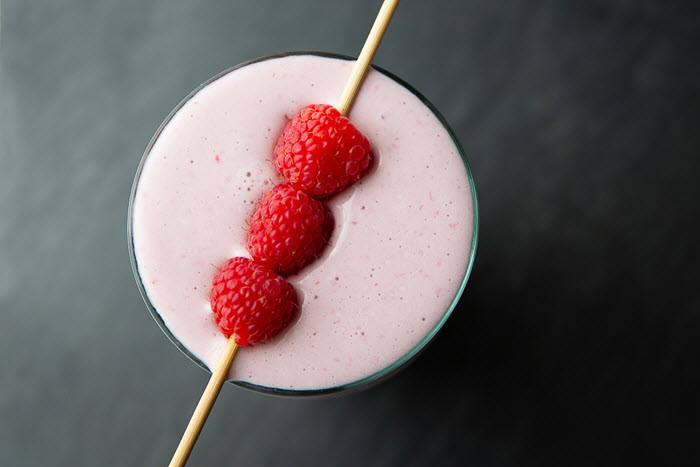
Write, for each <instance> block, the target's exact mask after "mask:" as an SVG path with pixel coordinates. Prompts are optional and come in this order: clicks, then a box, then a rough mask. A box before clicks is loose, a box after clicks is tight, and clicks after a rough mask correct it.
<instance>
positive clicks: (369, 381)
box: [127, 51, 479, 396]
mask: <svg viewBox="0 0 700 467" xmlns="http://www.w3.org/2000/svg"><path fill="white" fill-rule="evenodd" d="M298 55H302V56H303V55H312V56H317V57H324V58H333V59H339V60H346V61H355V60H356V58H354V57H351V56H348V55H341V54H336V53H329V52H319V51H292V52H284V53H279V54H273V55H265V56H261V57H258V58H254V59H252V60H247V61H245V62H242V63H239V64H237V65H234V66H232V67H229V68H227V69H225V70H223V71H221V72H219V73H217V74H215V75H214V76H212V77H211V78H209V79H208V80H206V81H204V82H203V83H202V84H200V85H199V86H197V87H196V88H195V89H194V90H193V91H191V92H190V93H189V94H187V96H186V97H185V98H183V99H182V100H181V101H180V102H179V103H178V104H177V105H176V106H175V107H174V108H173V110H171V111H170V113H169V114H168V115H167V117H165V119H164V120H163V122H162V123H161V124H160V125H159V126H158V129H157V130H156V132H155V133H154V134H153V136H152V137H151V139H150V141H149V142H148V145H147V146H146V149H145V151H144V153H143V155H142V156H141V160H140V161H139V165H138V168H137V169H136V174H135V175H134V181H133V184H132V186H131V193H130V195H129V207H128V212H127V241H128V249H129V260H130V262H131V269H132V272H133V274H134V278H135V279H136V284H137V286H138V288H139V292H140V294H141V297H142V298H143V301H144V302H145V304H146V308H147V309H148V311H149V313H150V315H151V317H152V318H153V320H154V321H155V322H156V324H158V327H159V328H160V329H161V331H162V332H163V333H164V334H165V335H166V337H167V338H168V340H170V342H172V344H173V345H175V347H177V348H178V349H179V350H180V352H182V353H183V354H184V355H185V356H187V358H189V359H190V360H191V361H193V362H194V363H195V364H197V365H198V366H199V367H200V368H202V369H203V370H204V371H206V372H208V373H211V370H210V369H209V367H208V366H207V365H206V364H205V363H204V362H203V361H201V360H200V359H199V358H197V356H195V355H194V354H193V353H192V352H190V350H189V349H188V348H187V347H186V346H185V345H184V344H183V343H182V342H180V340H179V339H178V338H177V337H175V335H174V334H173V333H172V332H171V331H170V329H169V328H168V326H167V325H166V324H165V321H164V320H163V318H162V317H161V316H160V313H158V310H157V309H156V307H155V306H154V305H153V303H151V300H150V298H149V297H148V292H147V291H146V287H145V285H144V283H143V279H142V277H141V273H140V271H139V267H138V261H137V260H136V252H135V250H134V236H133V225H132V224H133V209H134V200H135V198H136V191H137V189H138V184H139V180H140V178H141V173H142V171H143V167H144V164H145V162H146V159H147V158H148V155H149V154H150V152H151V150H152V149H153V146H154V144H155V143H156V141H157V140H158V138H159V137H160V135H161V133H162V132H163V130H164V129H165V127H166V126H167V125H168V124H169V123H170V121H171V120H172V118H173V117H174V116H175V115H176V114H177V113H178V112H179V111H180V109H182V107H183V106H184V105H185V104H186V103H187V102H188V101H189V100H190V99H192V98H193V97H194V96H195V95H196V94H197V93H199V92H200V91H201V90H202V89H204V88H205V87H207V86H208V85H210V84H211V83H213V82H214V81H216V80H218V79H219V78H222V77H223V76H225V75H227V74H229V73H231V72H233V71H235V70H238V69H239V68H243V67H246V66H248V65H252V64H255V63H258V62H263V61H267V60H273V59H277V58H284V57H289V56H298ZM372 69H374V70H375V71H377V72H379V73H381V74H383V75H384V76H386V77H388V78H389V79H391V80H393V81H394V82H396V83H397V84H399V85H400V86H402V87H403V88H404V89H406V90H408V91H409V92H410V93H412V94H413V95H414V96H416V97H417V98H418V99H419V100H420V101H421V102H422V103H423V104H424V105H425V106H426V107H428V109H429V110H430V111H431V112H432V113H433V115H434V116H435V117H436V118H437V119H438V121H439V122H440V123H441V124H442V126H443V128H445V130H446V131H447V133H448V135H449V136H450V138H451V139H452V142H453V144H454V145H455V147H456V148H457V151H458V152H459V155H460V158H461V159H462V162H463V164H464V168H465V170H466V172H467V180H468V181H469V189H470V193H471V200H472V202H471V204H472V239H471V245H470V250H469V258H468V261H467V267H466V269H465V271H464V276H463V278H462V281H461V283H460V286H459V288H458V289H457V291H456V292H455V295H454V297H453V299H452V301H451V303H450V305H449V306H448V307H447V309H446V310H445V313H444V314H443V315H442V317H441V318H440V320H439V321H438V322H437V323H436V324H435V326H433V328H432V329H431V330H430V331H429V332H428V333H427V334H426V335H425V336H423V338H421V339H420V340H419V341H418V342H417V343H416V344H415V345H414V346H413V347H412V348H411V349H410V350H409V351H408V352H406V353H405V354H403V355H402V356H401V357H399V358H398V359H396V360H395V361H394V362H393V363H391V364H389V365H387V366H386V367H384V368H382V369H380V370H378V371H376V372H374V373H372V374H370V375H368V376H365V377H364V378H360V379H358V380H355V381H351V382H349V383H344V384H339V385H336V386H331V387H327V388H321V389H283V388H275V387H270V386H263V385H257V384H253V383H249V382H246V381H232V380H227V382H228V383H231V384H234V385H236V386H239V387H241V388H245V389H248V390H251V391H254V392H258V393H262V394H268V395H275V396H323V395H330V394H338V393H345V392H349V391H355V390H359V389H364V388H366V387H369V386H371V385H373V384H376V383H379V382H381V381H383V380H384V379H386V378H388V377H389V376H392V375H393V374H394V373H396V372H398V371H399V370H400V369H402V368H403V367H404V366H405V365H407V364H408V363H410V362H411V361H412V360H413V359H414V358H415V357H416V356H418V354H419V353H420V352H421V351H422V350H423V349H424V348H425V347H426V346H427V345H428V343H430V342H431V341H432V340H433V339H434V338H435V336H436V335H437V333H438V332H439V331H440V329H442V327H443V326H444V324H445V323H446V322H447V320H448V319H449V318H450V316H451V315H452V312H453V311H454V309H455V308H456V307H457V304H458V303H459V300H460V299H461V297H462V294H463V293H464V290H465V289H466V286H467V282H468V281H469V276H470V275H471V272H472V269H473V267H474V261H475V259H476V248H477V243H478V236H479V235H478V233H479V212H478V202H477V195H476V186H475V182H474V176H473V174H472V170H471V166H470V165H469V161H468V160H467V156H466V154H465V152H464V148H462V145H461V144H460V142H459V139H457V136H456V134H455V132H454V131H453V130H452V128H451V127H450V125H449V124H448V123H447V120H446V119H445V117H443V115H442V114H441V113H440V112H439V111H438V109H437V108H436V107H435V106H434V105H433V104H432V103H431V102H430V101H429V100H428V99H427V98H426V97H425V96H423V95H422V94H421V93H420V92H418V90H416V89H415V88H414V87H413V86H411V85H410V84H409V83H407V82H406V81H404V80H403V79H401V78H400V77H398V76H396V75H395V74H393V73H391V72H390V71H387V70H385V69H383V68H381V67H379V66H377V65H372Z"/></svg>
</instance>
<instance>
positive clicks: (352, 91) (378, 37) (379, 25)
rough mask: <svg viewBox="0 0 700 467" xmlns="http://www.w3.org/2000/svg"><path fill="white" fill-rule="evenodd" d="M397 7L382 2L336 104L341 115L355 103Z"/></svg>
mask: <svg viewBox="0 0 700 467" xmlns="http://www.w3.org/2000/svg"><path fill="white" fill-rule="evenodd" d="M397 6H399V0H384V3H382V7H381V8H380V9H379V13H378V14H377V19H375V20H374V24H373V25H372V29H371V30H370V31H369V35H368V36H367V40H366V41H365V45H364V46H363V47H362V51H361V52H360V56H359V57H357V61H356V62H355V66H354V67H353V69H352V72H351V73H350V78H349V79H348V81H347V83H346V84H345V89H343V94H342V95H341V96H340V102H338V105H337V107H336V108H337V109H338V111H339V112H340V113H341V114H342V115H347V114H348V113H350V108H351V107H352V104H353V102H355V97H356V96H357V93H358V92H359V90H360V86H362V82H363V81H364V79H365V76H367V72H368V71H369V66H370V65H371V64H372V59H373V58H374V54H375V53H376V52H377V49H378V48H379V44H380V43H381V42H382V37H384V33H385V32H386V29H387V28H388V27H389V22H390V21H391V17H392V16H393V15H394V10H396V7H397Z"/></svg>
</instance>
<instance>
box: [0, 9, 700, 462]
mask: <svg viewBox="0 0 700 467" xmlns="http://www.w3.org/2000/svg"><path fill="white" fill-rule="evenodd" d="M665 3H666V4H664V3H662V2H652V1H634V2H633V1H625V0H618V1H602V0H601V1H589V2H575V1H568V2H564V1H528V2H524V1H522V2H520V1H514V2H493V1H487V0H481V1H469V2H464V1H444V2H410V1H406V2H403V4H402V5H401V6H400V7H399V10H398V12H397V15H398V16H397V17H396V19H395V22H394V24H392V26H391V29H390V30H389V33H388V36H387V37H386V41H385V44H384V45H383V46H382V49H381V50H380V52H379V54H378V56H377V59H376V63H378V64H380V65H382V66H384V67H385V68H388V69H389V70H391V71H393V72H395V73H397V74H398V75H400V76H402V77H403V78H405V79H406V80H408V81H409V82H411V83H412V84H414V85H415V86H416V87H417V88H418V89H420V90H421V91H422V92H423V93H424V94H425V95H426V96H428V98H430V99H431V100H433V102H434V103H435V104H436V105H437V107H438V108H440V109H441V110H442V112H443V113H444V114H445V116H446V117H447V119H448V120H449V121H450V122H451V123H452V125H453V126H454V128H455V131H456V132H457V134H458V135H459V137H460V139H461V140H462V142H463V144H464V146H465V148H466V149H467V152H468V154H469V156H470V158H471V162H472V165H473V168H474V171H475V174H476V178H477V187H478V190H479V195H480V207H481V231H480V239H481V242H480V247H479V254H478V260H477V264H476V268H475V271H474V274H473V276H472V280H471V282H470V285H469V287H468V290H467V293H466V295H465V297H464V298H463V300H462V302H461V304H460V307H459V310H458V311H457V312H456V313H455V315H454V317H453V318H452V319H451V321H450V322H449V323H448V325H447V326H446V328H445V329H444V331H443V333H442V334H441V335H440V336H439V338H438V339H437V340H436V341H435V342H434V344H433V345H432V346H431V347H430V348H429V349H428V351H427V352H426V353H425V354H424V355H423V356H422V357H421V358H420V360H419V361H417V362H416V363H415V364H414V365H413V366H412V367H410V368H409V369H408V370H406V371H405V372H404V373H402V374H401V375H399V376H397V377H395V378H394V379H392V380H390V381H388V382H386V383H384V384H382V385H380V386H377V387H375V388H372V389H370V390H368V391H366V392H363V393H360V394H357V395H352V396H349V397H343V398H336V399H327V400H284V399H276V398H270V397H264V396H260V395H256V394H253V393H250V392H247V391H244V390H240V389H236V388H233V387H227V388H225V390H224V392H223V393H222V395H221V397H220V400H219V402H218V403H217V405H216V408H215V410H214V413H213V415H212V417H211V418H210V420H209V422H208V424H207V426H206V429H205V431H204V433H203V435H202V437H201V439H200V441H199V443H198V445H197V447H196V450H195V452H194V454H193V456H192V458H191V464H190V465H192V466H205V465H206V466H208V465H250V466H282V465H305V466H315V465H318V466H326V465H341V466H346V465H347V466H351V465H352V466H355V465H367V466H390V465H401V466H407V467H410V466H434V465H440V466H452V465H475V466H477V465H478V466H530V465H532V466H542V465H569V466H579V465H580V466H584V465H598V466H600V465H616V466H617V465H628V464H630V463H631V462H632V461H635V460H637V461H640V462H639V463H640V464H646V465H650V464H651V465H697V461H698V459H699V457H698V451H697V437H698V434H699V433H698V432H699V426H698V419H699V417H700V413H699V411H698V403H697V402H696V401H697V394H698V390H699V389H700V381H699V377H698V374H699V373H698V363H699V362H698V355H699V351H700V344H698V342H699V341H698V335H700V312H699V311H698V310H700V293H699V292H698V286H697V279H698V274H697V270H698V265H697V260H698V259H700V254H699V253H700V251H699V250H700V249H699V248H698V238H700V229H699V228H698V226H697V219H696V218H697V215H698V208H697V202H698V200H699V199H700V185H699V184H698V175H699V172H700V170H699V169H700V167H699V165H700V162H699V161H700V132H699V131H698V128H697V125H698V118H697V117H698V109H699V106H698V99H697V93H698V86H697V76H698V64H697V55H696V54H697V44H698V43H699V42H700V41H699V37H698V32H697V19H696V18H697V11H696V10H697V7H695V6H694V5H695V4H694V2H665ZM280 5H282V2H276V1H272V0H265V1H248V2H244V1H218V2H217V1H209V0H206V1H204V0H203V1H198V2H186V1H175V0H161V1H151V0H149V1H142V0H121V1H116V0H113V1H77V0H73V1H69V0H64V1H61V2H57V1H53V0H51V1H50V0H32V1H31V2H30V1H26V0H24V1H23V0H5V2H3V4H2V7H3V10H2V39H1V40H2V42H1V46H0V54H1V58H0V66H1V69H0V354H1V355H2V358H0V465H3V466H47V465H60V466H101V465H114V466H135V465H164V464H166V462H167V460H168V459H169V456H170V454H171V453H172V450H173V449H174V447H175V445H176V443H177V441H178V439H179V436H180V434H181V432H182V430H183V428H184V426H185V423H186V421H187V419H188V417H189V415H190V413H191V410H192V407H193V405H194V403H195V401H196V399H197V397H198V396H199V393H200V391H201V389H202V388H203V387H204V384H205V382H206V375H205V374H204V373H203V372H202V371H201V370H200V369H199V368H197V367H196V366H194V365H193V364H192V363H190V362H189V361H188V360H187V359H186V358H185V357H184V356H183V355H181V354H180V353H179V352H177V351H176V350H175V348H174V347H173V346H171V345H170V344H169V342H168V341H167V340H166V338H165V337H164V336H163V335H162V334H161V332H160V331H159V330H158V328H157V326H156V325H155V324H154V323H153V322H152V320H151V318H150V317H149V316H148V314H147V313H146V310H145V307H144V305H143V303H142V302H141V299H140V297H139V295H138V292H137V289H136V286H135V284H134V282H133V279H132V276H131V270H130V267H129V261H128V256H127V249H126V232H125V230H126V228H125V221H126V209H127V200H128V196H129V190H130V186H131V180H132V176H133V174H134V171H135V169H136V165H137V163H138V160H139V158H140V156H141V153H142V151H143V148H144V147H145V145H146V143H147V141H148V139H149V138H150V136H151V134H152V133H153V132H154V131H155V129H156V128H157V126H158V124H159V123H160V121H161V120H162V118H163V117H164V116H165V115H166V114H167V113H168V112H169V111H170V109H171V108H172V107H173V106H174V105H175V104H176V103H177V102H178V101H179V99H181V98H182V97H183V96H185V95H186V94H187V93H188V92H189V91H190V90H192V89H193V88H194V87H196V86H197V85H198V84H199V83H200V82H201V81H204V80H205V79H207V78H208V77H209V76H211V75H213V74H215V73H217V72H218V71H220V70H222V69H224V68H226V67H228V66H230V65H232V64H235V63H238V62H241V61H244V60H247V59H249V58H252V57H256V56H259V55H264V54H270V53H276V52H280V51H285V50H294V49H296V50H300V49H301V50H304V49H320V50H327V51H333V52H340V53H345V54H351V55H352V54H356V53H357V51H358V50H359V48H360V46H361V43H362V41H363V39H364V35H365V34H366V32H367V30H368V28H369V26H370V24H371V21H372V17H373V15H374V13H375V12H376V10H377V7H378V2H376V1H346V2H341V1H321V0H314V1H311V0H306V1H295V2H285V3H284V5H285V6H286V8H284V9H283V8H282V7H281V6H280ZM292 6H293V8H294V9H293V10H288V9H287V8H291V7H292Z"/></svg>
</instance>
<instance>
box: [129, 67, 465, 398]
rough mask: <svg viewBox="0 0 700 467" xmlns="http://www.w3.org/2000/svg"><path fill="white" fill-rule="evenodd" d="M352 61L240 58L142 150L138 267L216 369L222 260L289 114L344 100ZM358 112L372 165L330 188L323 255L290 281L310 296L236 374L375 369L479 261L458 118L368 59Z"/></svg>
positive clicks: (241, 242) (273, 176)
mask: <svg viewBox="0 0 700 467" xmlns="http://www.w3.org/2000/svg"><path fill="white" fill-rule="evenodd" d="M351 67H352V62H348V61H345V60H341V59H335V58H327V57H320V56H313V55H293V56H286V57H282V58H274V59H268V60H265V61H261V62H257V63H253V64H250V65H247V66H244V67H242V68H238V69H236V70H234V71H231V72H229V73H227V74H225V75H223V76H221V77H220V78H218V79H216V80H215V81H213V82H212V83H211V84H208V85H207V86H205V87H204V88H203V89H201V90H200V91H199V92H197V93H196V94H195V95H194V96H193V97H191V98H190V99H189V100H188V101H187V102H186V103H185V104H184V105H183V106H182V107H181V108H180V109H179V110H178V111H177V112H176V113H175V114H174V116H173V117H172V118H171V120H170V121H169V123H167V125H166V126H165V127H164V128H163V130H162V132H161V133H160V136H159V137H158V138H157V140H156V141H155V143H154V144H153V146H152V149H151V151H150V152H149V154H148V155H147V158H146V160H145V162H144V165H143V169H142V172H141V175H140V178H139V179H138V182H137V187H136V192H135V198H134V204H133V212H132V215H133V217H132V232H133V246H134V254H135V259H136V264H137V267H138V272H139V274H140V276H141V279H142V282H143V286H144V289H145V292H146V294H147V296H148V299H149V300H150V302H151V304H152V305H153V307H154V308H155V310H156V311H157V313H158V314H159V315H160V316H161V318H162V320H163V322H164V323H165V325H166V326H167V328H168V329H169V330H170V332H171V333H172V334H173V335H174V336H175V338H176V339H177V340H179V341H180V343H182V345H184V346H185V347H186V348H187V349H188V350H189V351H190V352H191V353H192V354H193V355H194V356H195V357H196V358H198V359H199V360H201V361H202V362H204V364H206V365H207V366H209V367H210V368H211V367H213V366H214V364H215V362H216V361H217V359H218V357H219V355H220V353H221V350H222V348H223V346H224V342H225V339H224V337H223V336H222V335H221V334H220V333H219V331H218V329H217V327H216V325H215V324H214V321H213V319H212V313H211V310H210V307H209V302H208V294H209V285H210V282H211V279H212V276H213V274H214V272H215V268H216V266H217V265H219V264H221V263H222V262H223V261H224V260H226V259H227V258H229V257H232V256H237V255H242V256H248V254H247V252H246V247H245V245H246V220H247V218H248V217H249V215H250V213H251V210H252V209H253V207H254V204H255V202H256V200H257V199H258V198H259V197H260V196H261V195H262V194H263V193H264V192H265V191H267V190H269V189H270V188H272V186H273V185H274V184H276V183H279V182H280V181H281V180H280V178H279V176H278V175H277V173H276V172H275V170H274V168H273V166H272V163H271V161H270V159H271V154H272V148H273V145H274V143H275V139H276V137H277V135H278V134H279V133H280V131H281V129H282V127H283V125H284V124H285V122H286V119H287V118H288V117H290V116H292V115H293V114H295V113H296V112H297V111H298V110H299V109H300V108H301V107H303V106H304V105H306V104H310V103H329V104H333V103H335V101H336V99H337V98H338V96H340V94H341V90H342V87H343V85H344V83H345V80H346V78H347V77H348V75H349V73H350V69H351ZM350 118H351V119H352V121H353V122H354V123H355V125H356V126H357V127H358V128H359V129H360V130H361V131H362V132H364V134H365V135H366V136H367V137H368V138H369V140H370V142H371V144H372V146H373V149H374V152H375V156H376V163H375V165H374V167H373V169H372V171H371V172H370V173H369V174H368V175H367V176H366V177H365V178H364V179H363V180H362V181H361V182H360V183H357V184H355V185H353V186H351V187H350V188H349V189H347V190H346V191H345V192H343V193H342V194H340V195H339V196H337V197H335V198H333V199H331V200H330V201H328V205H329V207H330V209H331V210H332V212H333V215H334V217H335V222H336V227H335V231H334V233H333V236H332V238H331V241H330V244H329V245H328V247H327V249H326V250H325V253H324V255H323V256H322V257H321V258H319V259H318V260H316V261H315V262H314V263H313V264H311V265H310V266H308V267H307V268H305V269H304V270H303V271H302V272H301V273H300V274H298V275H295V276H292V277H290V278H289V281H290V282H291V283H292V285H293V286H294V287H295V288H296V290H297V292H298V294H299V296H300V300H301V304H302V308H301V314H300V316H299V319H298V321H297V322H296V323H294V324H293V325H292V326H291V327H290V328H289V329H288V330H287V331H285V332H284V333H283V334H282V335H281V336H280V337H279V338H277V339H275V340H274V341H272V342H269V343H267V344H263V345H259V346H255V347H248V348H245V349H244V350H243V351H241V352H240V353H239V355H238V356H237V357H236V360H235V362H234V364H233V367H232V369H231V374H230V378H231V379H232V380H236V381H242V382H247V383H252V384H255V385H260V386H266V387H270V388H276V389H285V390H289V389H292V390H302V389H325V388H332V387H336V386H339V385H343V384H347V383H351V382H355V381H357V380H360V379H362V378H365V377H368V376H371V375H373V374H375V373H377V372H378V371H381V370H382V369H385V368H387V367H389V366H391V365H392V364H393V363H394V362H396V361H397V360H398V359H400V358H401V357H402V356H404V355H405V354H406V353H408V352H410V351H411V350H412V349H414V348H415V347H416V346H417V345H418V344H419V343H420V342H421V340H423V339H424V337H425V336H426V335H428V334H430V333H431V331H432V330H433V329H434V328H435V327H436V325H437V324H438V323H439V322H440V321H441V319H442V318H443V317H444V315H445V313H446V311H447V310H448V308H449V307H450V304H451V303H452V301H453V299H454V298H455V296H456V295H457V294H458V293H459V291H460V287H461V286H462V282H463V279H464V276H465V273H466V270H467V267H468V263H469V258H470V253H471V251H470V249H471V245H472V237H473V235H474V233H473V225H472V224H473V222H472V219H473V199H472V194H471V187H470V185H469V179H468V176H467V171H466V168H465V165H464V163H463V161H462V159H461V157H460V154H459V151H458V148H457V147H456V146H455V144H454V142H453V140H452V138H451V137H450V135H449V133H448V131H447V130H446V129H445V128H444V126H443V125H442V123H441V122H440V121H439V120H438V118H437V117H436V116H435V115H434V114H433V113H432V112H431V110H430V109H429V108H428V107H426V105H425V104H423V102H421V100H420V99H419V98H417V97H416V96H415V95H414V94H412V93H411V92H410V91H408V90H407V89H405V88H404V87H403V86H401V85H400V84H398V83H397V82H396V81H394V80H392V79H391V78H389V77H387V76H385V75H384V74H382V73H379V72H377V71H371V72H370V73H369V75H368V77H367V80H366V81H365V84H364V86H363V88H362V91H361V92H360V94H359V96H358V98H357V101H356V102H355V105H354V107H353V109H352V112H351V114H350Z"/></svg>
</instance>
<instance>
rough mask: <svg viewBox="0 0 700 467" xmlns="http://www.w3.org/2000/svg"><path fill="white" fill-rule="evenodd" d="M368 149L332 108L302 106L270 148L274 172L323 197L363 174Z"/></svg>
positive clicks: (367, 145) (368, 157)
mask: <svg viewBox="0 0 700 467" xmlns="http://www.w3.org/2000/svg"><path fill="white" fill-rule="evenodd" d="M371 160H372V149H371V148H370V145H369V141H367V138H365V137H364V135H363V134H362V133H360V131H359V130H358V129H357V128H355V126H354V125H353V124H352V123H350V120H348V119H347V118H346V117H343V116H342V115H340V112H338V110H336V109H335V107H333V106H330V105H326V104H312V105H308V106H306V107H304V108H303V109H301V111H300V112H299V113H298V114H297V115H296V116H295V117H294V118H292V119H291V120H290V121H289V122H287V125H286V126H285V127H284V129H283V130H282V134H281V135H280V137H279V139H278V140H277V144H276V145H275V149H274V162H275V167H276V168H277V171H278V172H279V173H280V174H282V176H283V177H284V178H285V179H286V180H287V181H288V182H289V183H291V184H292V185H294V186H295V187H296V188H298V189H300V190H303V191H305V192H307V193H308V194H310V195H311V196H317V197H327V196H330V195H333V194H335V193H337V192H339V191H341V190H342V189H344V188H345V187H347V186H348V185H350V184H352V183H354V182H356V181H357V180H359V179H360V177H362V175H364V173H365V172H366V171H367V168H368V167H369V164H370V161H371Z"/></svg>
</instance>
